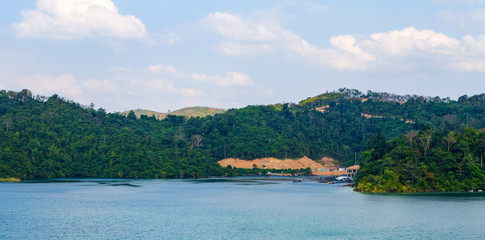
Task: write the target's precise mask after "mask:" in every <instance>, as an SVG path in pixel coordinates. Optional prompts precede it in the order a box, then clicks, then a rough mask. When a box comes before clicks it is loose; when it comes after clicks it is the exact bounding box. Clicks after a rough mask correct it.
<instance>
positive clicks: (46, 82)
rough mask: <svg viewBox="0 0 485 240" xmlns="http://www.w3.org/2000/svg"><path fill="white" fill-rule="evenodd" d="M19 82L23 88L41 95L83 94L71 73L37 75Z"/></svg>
mask: <svg viewBox="0 0 485 240" xmlns="http://www.w3.org/2000/svg"><path fill="white" fill-rule="evenodd" d="M18 84H19V85H20V87H21V88H25V89H30V90H31V91H32V92H34V93H36V94H41V95H52V94H59V95H61V96H65V95H67V96H78V95H81V94H82V90H81V88H80V87H79V85H78V84H77V83H76V79H75V78H74V77H73V76H72V75H69V74H65V75H61V76H58V77H53V76H48V75H35V76H32V77H28V78H25V79H22V80H20V82H19V83H18Z"/></svg>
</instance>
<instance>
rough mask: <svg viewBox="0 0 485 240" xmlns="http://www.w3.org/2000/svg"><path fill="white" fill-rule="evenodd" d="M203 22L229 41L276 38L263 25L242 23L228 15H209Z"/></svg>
mask: <svg viewBox="0 0 485 240" xmlns="http://www.w3.org/2000/svg"><path fill="white" fill-rule="evenodd" d="M204 22H205V24H207V25H209V26H211V27H213V28H214V29H215V30H216V31H217V32H219V33H220V34H221V35H223V36H224V37H226V38H229V39H235V40H275V39H277V38H278V37H277V36H276V35H275V33H273V32H272V31H270V30H269V29H268V28H267V27H266V26H264V25H263V24H256V23H252V22H250V21H244V20H243V19H241V18H238V17H236V16H233V15H230V14H228V13H220V12H216V13H210V14H209V15H208V16H207V18H206V19H205V20H204Z"/></svg>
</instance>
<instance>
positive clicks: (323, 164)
mask: <svg viewBox="0 0 485 240" xmlns="http://www.w3.org/2000/svg"><path fill="white" fill-rule="evenodd" d="M217 163H219V165H221V166H222V167H227V166H228V165H231V166H232V167H236V168H253V167H254V165H256V167H257V168H260V169H300V168H308V167H309V168H310V169H311V170H312V173H313V174H314V175H322V176H329V175H335V176H338V175H343V174H346V172H345V171H336V170H337V169H338V167H337V165H338V163H337V161H336V160H335V159H333V158H329V157H324V158H322V159H320V160H318V161H317V162H315V161H313V160H311V159H310V158H308V157H306V156H305V157H302V158H298V159H284V160H281V159H277V158H272V157H270V158H258V159H253V160H244V159H238V158H226V159H223V160H221V161H219V162H217ZM317 169H318V170H317ZM321 169H327V170H326V171H321ZM330 170H334V171H330Z"/></svg>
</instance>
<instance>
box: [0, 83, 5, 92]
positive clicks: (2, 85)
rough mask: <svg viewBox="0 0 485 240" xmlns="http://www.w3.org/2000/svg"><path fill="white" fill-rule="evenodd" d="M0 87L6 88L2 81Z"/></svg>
mask: <svg viewBox="0 0 485 240" xmlns="http://www.w3.org/2000/svg"><path fill="white" fill-rule="evenodd" d="M0 89H3V90H5V89H6V87H5V85H4V84H3V83H1V82H0Z"/></svg>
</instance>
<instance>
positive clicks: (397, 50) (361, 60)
mask: <svg viewBox="0 0 485 240" xmlns="http://www.w3.org/2000/svg"><path fill="white" fill-rule="evenodd" d="M202 23H203V24H204V25H205V26H207V27H209V28H210V29H212V30H213V31H215V32H217V33H218V34H220V35H221V36H222V37H223V40H221V41H220V42H219V44H218V48H219V50H220V51H221V52H222V53H224V54H226V55H231V56H256V55H268V54H281V55H283V56H285V57H287V58H293V59H296V60H304V61H306V62H310V63H312V64H316V65H317V66H326V67H329V68H333V69H339V70H350V71H372V70H386V71H388V70H391V71H392V70H396V71H402V70H409V69H416V68H418V67H426V68H431V69H433V68H434V69H444V70H459V71H479V72H485V35H480V36H478V37H473V36H471V35H466V36H463V38H462V39H461V40H458V39H454V38H452V37H449V36H447V35H445V34H443V33H438V32H435V31H433V30H429V29H425V30H418V29H416V28H414V27H407V28H404V29H401V30H392V31H388V32H380V33H374V34H371V35H369V36H354V35H338V36H334V37H332V38H330V39H329V44H330V47H328V48H321V47H318V46H316V45H313V44H311V43H309V42H307V41H306V40H304V39H303V38H302V37H300V36H298V35H296V34H295V33H293V32H291V31H289V30H286V29H284V28H282V27H281V26H280V25H278V24H274V23H272V24H266V23H262V22H253V21H251V20H250V19H245V18H241V17H237V16H234V15H231V14H228V13H220V12H216V13H211V14H209V15H208V16H207V17H206V19H205V20H204V21H203V22H202Z"/></svg>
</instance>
